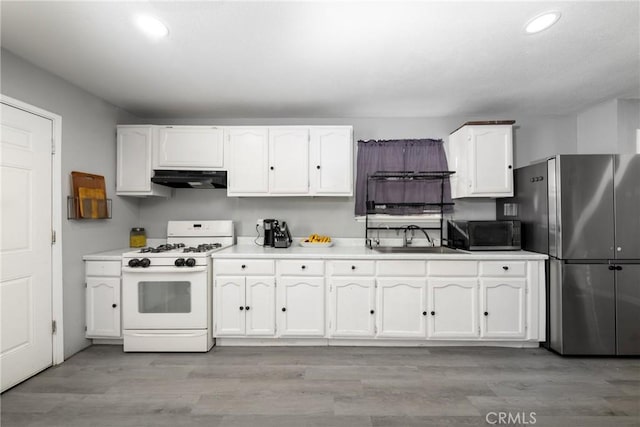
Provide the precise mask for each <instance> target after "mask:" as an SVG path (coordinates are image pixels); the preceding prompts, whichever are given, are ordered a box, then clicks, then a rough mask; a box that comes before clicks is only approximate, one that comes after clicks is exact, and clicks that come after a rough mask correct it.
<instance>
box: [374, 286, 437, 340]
mask: <svg viewBox="0 0 640 427" xmlns="http://www.w3.org/2000/svg"><path fill="white" fill-rule="evenodd" d="M426 294H427V280H426V279H418V278H406V279H397V278H384V279H378V310H377V311H378V319H377V320H378V336H379V337H389V338H425V337H426V329H425V328H426V316H427V301H426Z"/></svg>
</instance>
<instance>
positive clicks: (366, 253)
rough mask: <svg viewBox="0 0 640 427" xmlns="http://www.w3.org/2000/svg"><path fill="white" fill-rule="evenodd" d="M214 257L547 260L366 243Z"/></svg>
mask: <svg viewBox="0 0 640 427" xmlns="http://www.w3.org/2000/svg"><path fill="white" fill-rule="evenodd" d="M211 257H212V258H214V259H224V258H279V259H313V258H318V259H415V260H428V259H451V260H492V259H495V260H544V259H547V256H546V255H543V254H538V253H534V252H527V251H475V252H468V253H464V252H461V253H453V254H426V253H381V252H377V251H375V250H372V249H369V248H367V247H364V246H332V247H328V248H327V247H325V248H308V247H302V246H297V245H292V246H291V247H289V248H270V247H269V248H265V247H262V246H258V245H236V246H231V247H230V248H227V249H223V250H221V251H218V252H214V253H213V254H212V255H211Z"/></svg>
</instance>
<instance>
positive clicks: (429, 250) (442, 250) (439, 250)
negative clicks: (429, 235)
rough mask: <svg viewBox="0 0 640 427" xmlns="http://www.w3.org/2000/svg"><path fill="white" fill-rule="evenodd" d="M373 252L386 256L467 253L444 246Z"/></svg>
mask: <svg viewBox="0 0 640 427" xmlns="http://www.w3.org/2000/svg"><path fill="white" fill-rule="evenodd" d="M373 250H374V251H377V252H383V253H386V254H466V253H468V252H467V251H463V250H460V249H452V248H448V247H446V246H413V247H412V246H377V247H374V248H373Z"/></svg>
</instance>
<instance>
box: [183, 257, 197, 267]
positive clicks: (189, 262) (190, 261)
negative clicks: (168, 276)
mask: <svg viewBox="0 0 640 427" xmlns="http://www.w3.org/2000/svg"><path fill="white" fill-rule="evenodd" d="M185 264H187V267H195V266H196V260H195V259H194V258H187V260H186V261H185Z"/></svg>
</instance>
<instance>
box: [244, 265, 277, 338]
mask: <svg viewBox="0 0 640 427" xmlns="http://www.w3.org/2000/svg"><path fill="white" fill-rule="evenodd" d="M245 295H246V300H245V302H246V306H245V316H246V334H247V335H248V336H253V335H269V336H273V335H274V334H275V328H276V318H275V313H276V282H275V279H274V278H273V277H247V278H246V291H245Z"/></svg>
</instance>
